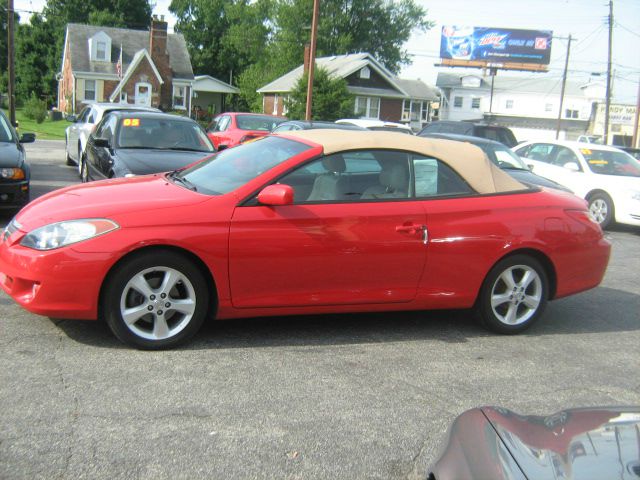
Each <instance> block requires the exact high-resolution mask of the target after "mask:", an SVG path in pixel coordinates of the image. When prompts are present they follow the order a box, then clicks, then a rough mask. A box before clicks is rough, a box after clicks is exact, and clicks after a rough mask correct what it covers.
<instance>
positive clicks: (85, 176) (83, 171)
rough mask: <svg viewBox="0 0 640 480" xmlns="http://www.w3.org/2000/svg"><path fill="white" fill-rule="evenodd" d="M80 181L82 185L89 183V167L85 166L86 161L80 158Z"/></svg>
mask: <svg viewBox="0 0 640 480" xmlns="http://www.w3.org/2000/svg"><path fill="white" fill-rule="evenodd" d="M79 163H80V180H81V181H82V183H87V182H88V181H89V165H87V159H86V158H84V157H82V158H81V159H80V162H79Z"/></svg>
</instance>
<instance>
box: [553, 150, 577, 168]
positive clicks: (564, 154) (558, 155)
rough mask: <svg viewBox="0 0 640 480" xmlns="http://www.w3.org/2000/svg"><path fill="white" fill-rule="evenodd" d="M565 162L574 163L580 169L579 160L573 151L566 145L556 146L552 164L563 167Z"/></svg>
mask: <svg viewBox="0 0 640 480" xmlns="http://www.w3.org/2000/svg"><path fill="white" fill-rule="evenodd" d="M567 163H575V164H576V166H577V167H578V168H579V170H580V171H582V168H581V167H580V161H579V160H578V157H577V155H576V154H575V153H573V152H572V151H571V150H570V149H568V148H567V147H561V146H556V148H555V155H554V160H553V164H554V165H556V166H558V167H564V166H565V165H566V164H567Z"/></svg>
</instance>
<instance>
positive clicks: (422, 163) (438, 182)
mask: <svg viewBox="0 0 640 480" xmlns="http://www.w3.org/2000/svg"><path fill="white" fill-rule="evenodd" d="M413 171H414V175H415V193H416V197H418V198H423V197H432V196H445V195H469V194H472V193H473V189H472V188H471V187H470V186H469V184H468V183H467V182H465V181H464V180H463V179H462V177H460V175H458V174H457V173H456V172H455V171H453V169H451V168H450V167H449V166H448V165H446V164H444V163H443V162H441V161H440V160H437V159H435V158H427V157H418V156H416V157H414V158H413Z"/></svg>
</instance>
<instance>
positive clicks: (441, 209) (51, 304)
mask: <svg viewBox="0 0 640 480" xmlns="http://www.w3.org/2000/svg"><path fill="white" fill-rule="evenodd" d="M69 197H73V198H74V201H73V202H70V201H69ZM514 212H517V214H516V213H514ZM610 248H611V245H610V244H609V242H608V241H607V240H606V239H604V237H603V234H602V230H601V229H600V227H599V226H598V224H596V223H595V222H594V221H593V220H592V219H591V217H590V216H589V214H588V211H587V209H586V204H585V202H584V201H583V200H581V199H579V198H577V197H575V196H574V195H570V194H567V193H564V192H558V191H552V190H540V189H531V188H529V187H527V186H525V185H523V184H521V183H520V182H518V181H517V180H515V179H513V178H512V177H510V176H509V175H507V174H506V173H505V172H503V171H502V170H500V169H499V168H497V167H496V166H495V165H494V164H492V163H491V162H490V161H489V160H488V159H487V157H486V156H485V155H484V153H483V152H482V150H480V149H479V148H477V147H475V146H473V145H468V144H463V143H454V142H448V141H444V140H435V139H424V138H419V137H414V136H412V137H410V136H400V135H397V134H395V133H388V132H356V131H336V130H333V131H329V130H306V131H300V132H291V133H288V134H280V135H270V136H267V137H264V138H261V139H258V140H255V141H253V142H248V143H245V144H243V145H240V146H238V147H236V148H232V149H228V150H224V151H223V152H221V153H218V154H216V155H214V156H212V157H211V158H209V159H206V160H203V161H201V162H198V163H196V164H194V165H192V166H190V167H188V168H185V169H182V170H180V171H175V172H172V173H169V174H156V175H147V176H144V177H136V178H125V179H114V180H111V181H109V182H97V183H95V184H86V185H77V186H72V187H68V188H65V189H62V190H58V191H56V192H52V193H50V194H48V195H47V196H45V197H42V198H40V199H38V200H36V201H34V202H32V203H31V204H29V206H27V207H26V208H25V209H23V210H22V211H21V212H20V213H19V214H18V215H17V216H16V217H15V219H14V220H12V221H11V223H10V224H9V226H8V227H7V229H6V231H5V234H4V235H3V242H2V243H0V272H1V274H0V286H1V287H2V288H3V289H4V290H5V291H6V292H7V293H8V294H9V295H10V296H11V297H13V299H14V300H15V301H16V302H18V303H19V304H20V305H22V306H23V307H24V308H26V309H28V310H29V311H31V312H34V313H38V314H41V315H48V316H51V317H54V318H66V319H72V318H79V319H83V318H84V319H96V318H97V317H98V316H99V315H100V317H101V318H104V319H105V320H106V322H107V324H108V325H109V326H110V328H111V330H112V331H113V332H114V334H115V335H116V336H117V337H118V338H119V339H120V340H122V341H123V342H125V343H128V344H130V345H133V346H136V347H139V348H148V349H157V348H164V347H170V346H173V345H176V344H178V343H180V342H182V341H185V340H186V339H187V338H188V337H190V336H191V335H193V334H194V333H195V332H196V331H197V330H198V329H199V328H200V326H201V325H202V323H203V322H204V321H205V319H207V318H213V317H215V318H218V319H226V318H240V317H252V316H260V315H291V314H295V315H298V314H314V313H315V314H317V313H325V314H326V313H336V312H356V311H360V312H374V311H393V310H423V309H450V308H476V310H477V312H478V315H479V316H480V318H481V319H482V321H483V323H484V325H485V326H486V327H487V328H489V329H491V330H492V331H495V332H499V333H503V334H515V333H518V332H521V331H523V330H524V329H526V328H527V327H529V326H530V325H531V324H532V323H534V322H535V321H536V320H537V319H538V318H539V317H540V316H541V314H542V312H543V310H544V308H545V306H546V304H547V301H548V300H551V299H555V298H562V297H565V296H568V295H571V294H574V293H577V292H581V291H584V290H587V289H590V288H593V287H595V286H596V285H598V284H599V283H600V281H601V280H602V277H603V275H604V273H605V269H606V266H607V262H608V259H609V253H610ZM24 265H29V269H28V270H25V269H24ZM79 272H81V274H79ZM390 328H391V324H390Z"/></svg>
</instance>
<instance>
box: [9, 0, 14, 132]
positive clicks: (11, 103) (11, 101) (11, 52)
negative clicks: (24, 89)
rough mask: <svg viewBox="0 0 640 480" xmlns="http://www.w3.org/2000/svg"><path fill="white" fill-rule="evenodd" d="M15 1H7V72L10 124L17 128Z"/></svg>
mask: <svg viewBox="0 0 640 480" xmlns="http://www.w3.org/2000/svg"><path fill="white" fill-rule="evenodd" d="M13 17H14V13H13V0H7V54H8V56H9V61H8V62H7V63H8V65H7V71H8V74H9V86H8V87H9V88H8V89H7V94H8V96H9V122H11V125H13V126H14V127H15V126H16V94H15V87H16V72H15V51H14V44H13V39H14V37H15V35H14V33H13Z"/></svg>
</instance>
